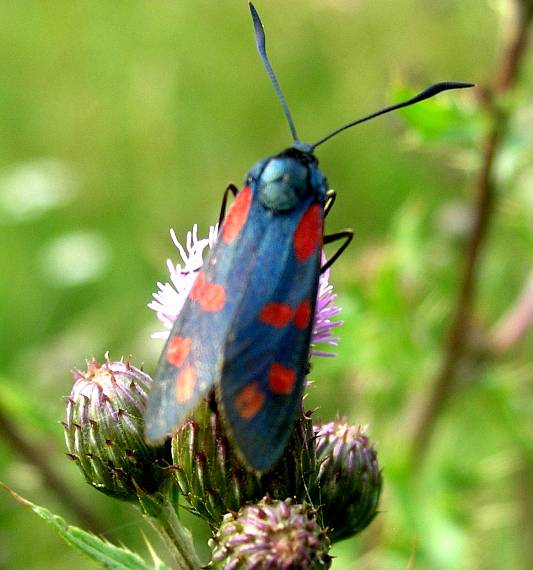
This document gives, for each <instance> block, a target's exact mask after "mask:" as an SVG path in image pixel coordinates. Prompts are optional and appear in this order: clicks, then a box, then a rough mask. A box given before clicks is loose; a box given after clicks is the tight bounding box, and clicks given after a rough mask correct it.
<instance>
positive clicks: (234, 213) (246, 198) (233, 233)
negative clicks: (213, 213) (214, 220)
mask: <svg viewBox="0 0 533 570" xmlns="http://www.w3.org/2000/svg"><path fill="white" fill-rule="evenodd" d="M251 203H252V189H251V188H250V187H249V186H245V187H244V188H243V189H242V190H241V191H240V192H239V193H238V194H237V198H235V202H233V205H232V206H231V208H230V210H229V212H228V215H227V216H226V219H225V220H224V225H223V226H222V240H223V241H224V242H225V243H227V244H229V243H231V242H232V241H233V240H234V239H235V238H236V237H237V236H238V235H239V234H240V233H241V230H242V228H243V226H244V224H245V223H246V220H247V219H248V212H249V211H250V205H251Z"/></svg>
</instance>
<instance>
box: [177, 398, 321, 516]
mask: <svg viewBox="0 0 533 570" xmlns="http://www.w3.org/2000/svg"><path fill="white" fill-rule="evenodd" d="M172 459H173V463H174V465H173V471H174V473H175V477H176V481H177V483H178V486H179V488H180V491H181V493H182V494H183V495H184V496H185V497H186V498H187V499H188V501H189V503H190V505H191V507H192V512H194V513H195V514H196V515H198V516H200V517H202V518H203V519H205V520H206V521H207V522H208V523H209V524H210V525H211V526H212V527H217V526H218V525H219V524H220V522H221V520H222V517H223V515H224V514H226V513H227V512H229V511H233V512H235V511H238V510H239V509H240V508H241V507H242V506H243V505H244V504H245V503H246V502H250V501H256V500H259V499H260V498H262V497H263V496H265V495H267V494H268V495H269V496H270V497H272V498H276V499H285V498H286V497H296V498H297V500H301V501H303V500H304V499H305V498H306V497H307V490H308V488H309V485H313V483H314V482H315V481H316V474H317V471H318V470H317V468H316V460H315V447H314V436H313V429H312V423H311V419H310V418H309V417H308V416H306V415H305V414H303V413H302V414H301V415H300V416H299V417H298V419H297V420H296V422H295V427H294V430H293V434H292V436H291V438H290V440H289V444H288V446H287V449H286V451H285V453H284V455H283V457H282V458H281V460H280V461H279V462H278V464H277V465H276V466H275V467H274V469H273V470H272V471H269V472H268V473H264V474H259V473H256V472H253V471H250V470H249V469H247V468H246V467H245V465H244V464H243V463H242V462H241V461H240V459H239V457H238V456H237V454H236V450H235V447H234V446H232V445H231V443H230V441H229V440H228V437H227V435H226V431H225V428H224V425H223V423H222V420H221V418H220V414H219V412H218V410H217V408H216V403H215V402H214V398H212V397H211V398H210V399H209V401H208V400H207V399H206V400H204V402H202V403H201V404H200V406H198V408H197V409H196V411H195V413H194V416H193V417H192V418H189V419H188V420H186V421H185V422H184V423H183V424H182V425H181V426H180V427H179V428H178V430H177V432H176V434H175V435H174V437H173V438H172Z"/></svg>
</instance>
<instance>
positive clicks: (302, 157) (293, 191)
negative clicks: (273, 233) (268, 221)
mask: <svg viewBox="0 0 533 570" xmlns="http://www.w3.org/2000/svg"><path fill="white" fill-rule="evenodd" d="M247 183H248V184H251V183H254V186H255V188H256V192H257V194H258V199H259V201H260V202H261V204H263V206H264V207H265V208H268V209H269V210H273V211H276V212H287V211H290V210H292V209H293V208H294V207H295V206H296V205H297V204H298V203H299V202H301V201H302V200H304V199H305V198H307V197H309V196H315V197H316V198H317V199H318V200H319V201H322V200H323V196H325V190H326V186H327V184H326V179H325V177H324V175H323V174H322V173H321V172H320V170H319V169H318V160H317V159H316V157H315V155H314V154H313V153H312V152H310V151H309V150H308V149H299V148H297V147H295V146H294V147H291V148H288V149H286V150H284V151H283V152H280V153H279V154H277V155H275V156H272V157H270V158H267V159H265V160H262V161H260V162H258V163H257V164H256V165H255V166H254V167H253V168H252V169H251V170H250V172H249V174H248V178H247Z"/></svg>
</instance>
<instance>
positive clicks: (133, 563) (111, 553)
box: [0, 482, 168, 570]
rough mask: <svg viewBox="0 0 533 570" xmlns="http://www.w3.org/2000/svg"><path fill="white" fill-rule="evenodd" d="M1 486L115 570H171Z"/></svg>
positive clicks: (69, 539) (95, 558)
mask: <svg viewBox="0 0 533 570" xmlns="http://www.w3.org/2000/svg"><path fill="white" fill-rule="evenodd" d="M0 486H1V487H2V488H4V489H5V490H6V491H8V492H9V493H11V495H12V496H13V498H14V499H16V501H17V502H18V503H19V504H20V505H22V506H23V507H29V508H30V509H31V510H32V511H33V512H34V513H35V514H36V515H38V516H40V517H41V518H42V519H44V520H45V521H46V522H47V523H48V524H50V525H51V526H52V527H53V528H54V529H55V530H56V531H57V533H58V534H59V535H60V536H61V537H62V538H63V539H65V541H66V542H67V543H68V544H70V545H71V546H74V547H75V548H77V549H78V550H81V551H82V552H83V553H84V554H86V555H87V556H88V557H89V558H92V559H93V560H95V561H96V562H98V563H99V564H102V566H103V567H104V568H110V569H113V570H126V569H127V570H167V569H168V567H167V566H166V565H165V564H164V563H163V562H162V561H161V560H159V559H158V558H157V557H155V556H154V566H151V565H149V564H147V563H146V562H145V561H144V560H143V559H142V558H141V557H140V556H139V555H138V554H136V553H134V552H131V551H130V550H128V549H127V548H124V547H119V546H115V545H114V544H112V543H110V542H108V541H106V540H103V539H101V538H98V537H97V536H95V535H94V534H91V533H90V532H87V531H85V530H82V529H81V528H78V527H75V526H71V525H68V524H67V523H66V522H65V520H64V519H63V518H61V517H59V516H57V515H54V514H53V513H51V512H50V511H49V510H48V509H45V508H44V507H40V506H38V505H34V504H33V503H31V502H30V501H28V500H27V499H24V498H23V497H21V496H20V495H18V494H17V493H15V491H13V490H12V489H10V488H9V487H8V486H7V485H5V484H4V483H2V482H0Z"/></svg>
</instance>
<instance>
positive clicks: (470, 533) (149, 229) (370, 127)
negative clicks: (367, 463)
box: [0, 0, 533, 570]
mask: <svg viewBox="0 0 533 570" xmlns="http://www.w3.org/2000/svg"><path fill="white" fill-rule="evenodd" d="M509 5H510V3H509V2H505V1H498V0H496V1H488V0H487V1H484V0H483V1H479V0H430V1H427V0H395V1H394V2H387V1H382V0H373V1H370V0H307V1H303V0H296V1H293V2H290V3H288V2H281V1H278V0H270V1H269V2H266V1H265V0H263V1H261V0H257V3H256V6H257V8H258V10H259V11H260V13H261V16H262V18H263V20H264V23H265V27H266V31H267V36H268V37H267V42H268V49H269V54H270V57H271V60H272V63H273V66H274V68H275V70H276V71H277V73H278V76H279V79H280V82H281V84H282V87H283V89H284V91H285V94H286V97H287V99H288V102H289V104H290V106H291V109H292V113H293V115H294V119H295V122H296V125H297V128H298V132H299V134H300V135H301V137H302V138H303V139H304V140H305V141H308V142H309V141H313V140H316V139H317V138H318V137H320V136H322V135H323V134H325V133H326V132H329V131H330V130H331V129H333V128H335V127H337V126H339V125H340V124H342V123H344V122H347V121H349V120H351V119H354V118H356V117H358V116H361V115H363V114H366V113H368V112H370V111H373V110H375V109H377V108H379V107H380V106H383V105H384V104H387V103H389V102H390V101H391V100H392V99H393V98H394V97H395V93H396V94H398V93H399V90H400V87H399V86H401V85H404V86H405V85H409V86H412V87H413V88H416V89H418V88H421V87H424V86H426V85H428V84H430V83H433V82H435V81H440V80H458V81H473V82H476V83H479V84H481V85H484V84H486V83H488V82H490V81H491V80H492V78H493V77H494V74H495V70H496V66H497V65H498V60H499V53H500V51H501V48H502V43H503V41H504V37H505V30H506V25H507V22H508V17H509V11H508V7H509ZM0 21H1V22H2V24H1V28H2V32H1V34H0V243H1V247H0V265H1V267H2V268H3V270H2V278H1V280H0V288H1V289H0V306H1V311H0V316H1V321H0V323H1V324H0V335H1V337H0V398H1V404H2V410H3V414H5V415H6V416H7V417H8V418H9V419H10V421H11V422H12V423H14V424H15V425H16V426H17V429H19V430H21V431H22V433H23V434H24V436H25V437H27V438H28V439H29V440H30V441H31V442H33V445H35V446H36V447H37V449H38V450H39V451H40V452H42V453H43V454H44V455H45V457H47V458H48V459H49V461H50V462H51V464H52V466H53V468H54V469H55V470H56V471H57V472H58V473H59V475H60V476H61V477H62V478H64V480H65V482H66V483H65V484H66V485H67V486H68V488H69V489H70V491H71V492H72V493H74V494H75V495H77V496H78V497H79V498H80V500H81V501H82V502H83V503H85V504H86V505H87V506H88V508H90V509H91V510H92V511H93V512H94V515H95V516H96V517H98V519H99V520H101V521H103V522H104V527H105V530H106V536H107V537H108V538H109V539H110V540H113V541H114V542H116V543H118V542H124V543H125V544H126V545H128V546H129V547H130V548H133V549H137V550H139V551H141V552H142V553H143V554H144V555H146V547H145V543H144V539H143V534H147V535H148V536H149V537H150V540H153V541H154V542H156V543H157V539H156V538H154V537H153V535H152V534H151V532H150V529H149V528H148V527H147V526H146V524H145V523H144V522H143V521H142V520H141V518H140V516H139V517H137V516H136V515H135V516H133V517H132V511H131V507H129V506H128V505H125V504H119V503H117V502H116V501H114V500H112V499H110V498H107V497H105V496H103V495H102V496H100V495H99V494H98V493H97V492H96V491H94V490H92V489H90V488H89V487H88V486H87V485H86V484H85V482H84V481H83V480H82V477H81V476H80V474H79V473H78V471H77V469H76V467H75V466H74V464H72V463H71V462H69V461H68V460H67V458H66V457H65V455H64V452H65V447H64V442H63V434H62V427H61V425H60V423H59V421H60V420H62V419H63V417H64V402H63V399H62V397H63V396H65V395H66V394H68V392H69V390H70V386H71V383H72V380H71V377H70V374H69V371H70V370H71V369H72V368H74V367H80V368H83V367H84V366H85V359H86V358H89V357H91V356H95V357H96V358H99V359H102V358H103V355H104V353H105V351H107V350H109V351H110V355H111V358H119V357H120V356H122V355H128V354H130V353H131V354H132V355H133V363H134V364H140V363H143V362H144V364H145V366H146V369H147V371H149V372H152V371H153V370H154V366H155V362H156V359H157V357H158V353H159V352H160V350H161V347H162V345H161V342H160V341H155V340H153V339H151V338H150V334H151V333H152V332H154V331H156V330H158V329H159V328H160V327H159V325H158V323H157V321H156V319H155V316H154V315H153V314H152V312H151V311H150V310H148V309H147V308H146V304H147V303H148V302H149V301H150V298H151V293H152V292H153V291H154V289H155V282H156V281H158V280H166V278H167V277H166V269H165V260H166V258H167V257H172V258H174V259H176V252H175V250H174V248H173V246H172V245H171V243H170V240H169V237H168V230H169V228H170V227H173V228H175V230H176V232H177V234H178V236H179V237H181V238H183V237H184V235H185V233H186V231H187V230H189V229H190V228H191V226H192V225H193V224H194V223H197V224H198V225H199V232H200V234H201V235H205V233H206V232H207V230H208V227H209V225H210V224H212V223H214V222H215V220H216V217H217V214H218V210H219V205H220V200H221V196H222V191H223V190H224V188H225V186H226V184H227V183H228V181H234V182H235V183H237V184H238V185H240V183H241V181H242V180H243V178H244V175H245V173H246V172H247V169H248V168H249V167H250V166H251V165H252V164H253V163H255V162H256V161H257V160H258V159H260V158H263V157H265V156H268V155H269V154H272V153H275V152H277V151H279V150H281V149H282V148H284V147H285V146H287V145H288V144H289V142H290V137H289V133H288V128H287V126H286V124H285V122H284V118H283V116H282V113H281V110H280V107H279V104H278V102H277V101H276V99H275V96H274V94H273V91H272V88H271V86H270V84H269V81H268V77H267V76H266V73H265V72H264V70H263V68H262V66H261V63H260V61H259V58H258V56H257V53H256V49H255V45H254V36H253V31H252V27H251V22H250V18H249V13H248V7H247V3H246V2H245V1H244V0H242V1H238V2H237V1H232V2H228V1H224V0H223V1H219V2H213V1H205V0H196V1H194V2H192V1H191V2H187V1H184V2H183V1H182V2H178V1H174V2H171V1H160V0H152V1H150V2H146V1H145V2H142V1H129V2H124V1H116V2H104V1H100V0H92V1H91V2H83V1H78V0H69V1H64V0H53V1H52V2H36V1H30V0H28V1H26V0H19V1H17V2H2V3H1V4H0ZM532 79H533V64H532V60H531V57H529V58H528V59H527V60H526V61H524V67H523V72H522V75H521V77H520V80H519V84H518V85H517V88H516V90H515V91H514V92H513V96H512V97H511V98H510V103H509V104H511V105H512V106H513V117H514V119H513V121H512V124H511V129H510V133H509V134H508V136H507V139H506V143H505V145H503V147H502V149H501V152H500V153H499V156H498V161H497V168H496V175H497V181H498V184H499V187H498V196H497V199H498V204H497V209H496V211H495V212H494V214H493V216H494V220H493V225H492V228H491V231H490V235H489V241H488V244H487V249H486V251H485V253H484V256H483V258H482V261H483V266H482V268H481V270H480V281H479V285H480V286H479V291H478V296H477V299H476V302H475V307H476V309H475V319H476V326H478V327H479V331H480V334H483V332H484V331H487V330H489V331H490V330H491V328H492V327H493V325H494V324H495V323H497V322H498V320H499V319H500V318H501V317H502V315H503V314H504V313H505V311H506V310H507V309H508V308H509V307H510V305H511V304H512V303H513V300H514V299H515V298H516V296H517V295H519V293H520V291H521V290H522V288H523V286H524V282H526V281H527V279H528V271H529V266H530V263H531V253H532V251H533V248H532V240H531V232H530V227H531V226H530V224H531V213H532V212H531V210H532V205H533V202H532V200H531V193H530V192H529V194H528V190H530V189H531V184H532V181H533V170H532V169H531V166H530V165H531V158H532V154H533V151H532V148H533V144H532V143H533V141H532V138H533V137H532V134H531V132H532V129H531V125H532V120H531V119H532V117H533V98H532V97H531V81H532ZM405 118H407V121H406V120H405ZM486 123H487V119H486V117H485V115H484V114H483V112H482V111H481V110H480V109H479V105H478V103H477V102H476V97H475V93H474V92H473V91H471V92H464V91H462V92H455V93H450V94H444V95H441V96H440V97H439V98H438V100H435V101H433V102H428V103H424V104H422V105H420V107H418V108H417V109H416V110H413V112H412V113H411V114H406V115H405V116H404V117H403V118H402V116H401V115H396V116H388V117H386V118H382V119H378V120H376V121H375V122H373V123H368V124H366V125H364V126H361V127H358V128H357V129H355V130H353V131H350V132H348V133H345V134H343V135H340V136H339V137H338V138H337V139H335V140H332V141H330V142H329V143H327V144H326V145H324V147H322V148H320V152H319V153H318V155H319V159H320V161H321V167H322V169H323V171H324V172H325V173H326V174H327V176H328V179H329V182H330V184H331V186H332V187H333V188H335V189H336V190H337V192H338V200H337V203H336V206H335V208H334V209H333V211H332V213H331V214H330V216H329V217H328V223H327V229H328V231H335V230H339V229H341V228H344V227H352V228H354V230H355V239H354V242H353V245H352V246H351V247H350V248H349V250H348V252H347V253H346V254H345V255H344V256H343V257H342V258H341V259H340V261H339V262H338V263H337V264H336V265H335V267H334V268H333V270H332V277H331V278H332V281H333V283H334V284H335V286H336V290H337V292H338V294H339V298H338V301H339V304H340V305H341V306H342V307H343V313H342V318H343V320H344V321H345V325H344V326H343V327H342V328H340V329H338V330H339V331H340V335H341V342H340V345H339V347H338V351H337V352H338V356H337V358H336V359H327V360H326V359H322V360H321V361H320V362H319V361H318V360H319V359H317V358H315V359H314V365H313V370H312V373H311V378H312V379H314V380H316V382H315V383H314V387H313V388H312V389H311V391H310V395H309V399H308V403H309V405H310V407H315V406H316V407H319V411H318V412H317V416H320V417H321V418H323V419H324V420H326V421H327V420H330V419H332V418H333V417H334V416H335V414H336V413H337V412H339V413H340V414H342V415H346V416H347V417H348V418H349V420H350V421H352V422H356V423H362V424H368V425H369V435H370V437H371V439H372V440H373V441H374V442H375V444H376V446H377V448H378V452H379V458H380V462H381V465H382V466H383V469H384V478H385V489H384V494H383V497H382V503H381V511H382V513H381V514H380V516H379V517H378V518H377V519H376V521H375V522H374V523H373V525H372V526H371V527H369V529H367V530H366V531H364V532H363V533H362V534H361V535H360V536H359V537H356V538H354V539H350V540H347V541H344V542H342V543H340V544H338V545H336V546H335V548H334V549H333V554H334V555H335V556H337V560H336V561H335V562H334V568H341V569H342V568H346V569H351V568H377V569H385V570H390V569H393V570H394V569H403V568H421V569H426V568H427V569H430V568H431V569H450V568H453V569H455V568H461V569H462V568H465V569H470V568H487V569H489V568H491V569H492V568H494V569H499V568H507V569H514V568H517V569H518V568H526V567H527V562H526V553H527V549H528V538H529V540H531V534H530V533H531V525H532V519H531V511H530V508H531V494H530V487H528V477H527V474H528V471H529V469H530V468H531V460H532V455H533V449H532V443H531V440H530V439H529V438H528V434H527V403H528V389H529V390H530V382H531V377H532V375H533V374H532V373H533V365H532V363H531V360H530V359H528V349H529V354H531V348H532V343H531V339H530V340H529V342H528V341H526V342H521V343H519V344H518V346H516V347H513V348H512V349H511V350H509V351H507V352H506V353H505V354H504V355H503V357H501V358H499V359H496V360H492V361H490V362H488V361H487V360H486V359H483V358H480V359H478V360H479V361H478V360H476V359H473V360H474V361H475V362H471V363H470V367H467V368H466V370H463V373H462V374H461V376H460V378H459V382H458V387H457V389H456V391H455V394H454V395H453V396H452V397H451V398H450V402H449V406H448V407H447V408H446V409H445V412H444V414H443V415H442V417H440V418H439V420H438V423H437V424H436V429H435V433H434V437H433V438H432V439H431V442H430V446H429V451H428V453H427V454H426V455H425V456H424V460H423V462H420V463H417V464H416V465H411V464H409V463H408V462H407V459H406V457H407V450H408V448H409V445H410V441H409V438H410V437H411V431H412V430H411V428H412V425H413V421H414V420H413V418H415V417H416V415H417V414H418V413H419V411H420V406H421V405H423V402H424V396H425V395H426V394H427V393H428V392H429V391H430V390H431V383H432V381H433V377H434V374H435V372H436V370H437V368H438V365H439V363H440V361H441V357H442V346H443V344H444V339H445V335H446V331H447V329H448V326H449V323H450V315H451V313H452V310H453V306H454V304H455V294H456V290H457V287H458V276H459V273H460V269H461V267H462V255H463V254H462V252H463V248H464V243H465V237H466V234H467V232H468V231H469V228H470V225H471V215H472V204H473V202H474V195H473V189H474V185H475V180H476V176H477V171H478V169H479V164H480V150H479V149H480V146H481V142H480V141H481V140H482V138H483V133H484V129H485V128H486ZM476 330H477V329H476ZM529 394H530V392H529ZM0 480H3V481H5V482H6V483H8V484H9V485H10V486H12V487H14V488H15V489H16V490H17V491H18V492H19V493H21V494H22V495H24V496H27V497H28V498H30V499H31V500H33V501H35V502H36V503H39V504H43V505H46V506H47V507H48V508H50V509H51V510H53V511H54V512H57V513H58V514H61V515H62V516H64V517H65V518H67V520H69V521H70V522H73V523H77V524H82V523H80V521H79V520H78V519H76V515H75V513H73V512H72V511H70V510H69V509H68V508H67V507H66V506H65V504H64V502H63V501H62V500H61V499H60V498H58V496H57V495H56V494H54V493H53V492H51V490H50V489H49V488H48V485H47V484H46V482H45V480H44V479H43V476H42V472H41V471H40V470H39V469H38V468H36V467H35V465H32V464H31V462H29V461H28V458H27V457H25V456H23V455H22V454H21V453H20V452H19V451H18V450H17V449H16V448H15V447H14V446H13V445H11V444H9V443H8V442H7V441H6V440H5V439H4V440H3V439H1V438H0ZM185 520H186V521H187V524H190V525H191V526H193V528H194V532H195V537H196V538H197V542H198V546H199V548H200V549H202V550H201V552H202V555H203V557H204V558H205V559H206V560H208V558H209V553H208V550H207V547H206V546H205V542H206V537H207V531H206V529H205V528H204V527H203V526H201V525H200V524H199V523H197V522H196V521H192V520H189V519H188V518H186V519H185ZM529 546H530V545H529ZM72 564H76V565H77V567H78V568H95V567H96V565H95V564H93V563H91V562H90V561H89V560H87V559H84V558H83V557H82V556H81V555H80V554H78V553H77V552H75V551H74V550H71V549H69V548H68V547H67V546H65V545H64V544H63V543H62V542H61V540H60V539H59V538H58V537H57V536H56V535H55V534H54V532H53V530H51V529H50V528H49V527H47V526H46V525H45V524H44V523H43V522H42V521H40V520H37V519H34V517H33V515H32V514H31V513H30V512H28V511H27V510H24V509H21V508H20V506H19V505H17V504H16V503H15V502H14V501H13V500H12V499H11V498H10V497H9V496H8V495H7V494H0V567H1V568H7V569H15V568H17V569H18V568H25V569H34V568H35V569H37V568H43V567H47V568H67V567H69V565H72Z"/></svg>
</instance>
